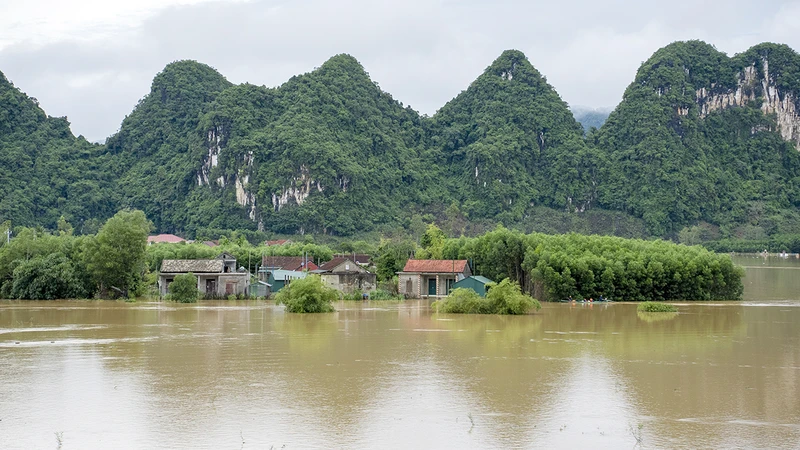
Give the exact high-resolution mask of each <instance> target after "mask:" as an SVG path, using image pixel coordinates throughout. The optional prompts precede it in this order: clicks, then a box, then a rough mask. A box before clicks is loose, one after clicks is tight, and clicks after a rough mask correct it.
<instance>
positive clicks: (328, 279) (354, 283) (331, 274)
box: [314, 257, 378, 294]
mask: <svg viewBox="0 0 800 450" xmlns="http://www.w3.org/2000/svg"><path fill="white" fill-rule="evenodd" d="M314 273H318V274H320V276H321V277H322V281H323V282H324V283H325V284H326V285H328V286H329V287H332V288H334V289H336V290H338V291H341V292H344V293H345V294H352V293H353V292H355V291H361V292H363V293H368V292H372V291H374V290H375V289H376V288H377V281H378V280H377V276H376V275H375V274H374V273H370V272H368V271H367V270H366V269H365V268H364V267H362V266H361V265H360V264H358V263H357V262H356V261H353V260H352V259H350V258H344V257H338V258H333V259H332V260H330V261H328V262H326V263H324V264H322V265H321V266H319V270H315V271H314Z"/></svg>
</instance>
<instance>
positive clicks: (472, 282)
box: [453, 275, 494, 297]
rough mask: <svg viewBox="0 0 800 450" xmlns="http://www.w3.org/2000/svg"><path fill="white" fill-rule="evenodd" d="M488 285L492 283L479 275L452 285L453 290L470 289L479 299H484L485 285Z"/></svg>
mask: <svg viewBox="0 0 800 450" xmlns="http://www.w3.org/2000/svg"><path fill="white" fill-rule="evenodd" d="M490 283H494V281H492V280H490V279H488V278H486V277H482V276H480V275H473V276H471V277H467V278H464V279H463V280H459V281H456V284H454V285H453V289H458V288H462V289H472V290H473V291H475V292H476V293H477V294H478V295H480V296H481V297H486V291H487V288H486V285H488V284H490Z"/></svg>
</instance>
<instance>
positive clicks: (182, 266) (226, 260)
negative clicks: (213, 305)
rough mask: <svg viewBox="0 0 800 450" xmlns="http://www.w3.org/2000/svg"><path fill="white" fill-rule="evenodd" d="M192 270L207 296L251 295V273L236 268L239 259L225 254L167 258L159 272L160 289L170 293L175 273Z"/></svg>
mask: <svg viewBox="0 0 800 450" xmlns="http://www.w3.org/2000/svg"><path fill="white" fill-rule="evenodd" d="M185 273H193V274H194V275H195V276H196V277H197V289H198V290H199V291H200V292H201V293H203V295H205V296H206V297H226V296H228V295H239V294H244V295H247V294H248V287H249V284H250V273H249V272H247V271H246V270H242V271H237V270H236V258H234V257H233V256H232V255H230V254H229V253H223V254H221V255H219V256H218V257H217V258H216V259H165V260H164V261H162V262H161V272H160V273H159V274H158V291H159V293H160V294H161V295H167V294H168V293H169V285H170V283H172V281H173V280H175V276H176V275H180V274H185Z"/></svg>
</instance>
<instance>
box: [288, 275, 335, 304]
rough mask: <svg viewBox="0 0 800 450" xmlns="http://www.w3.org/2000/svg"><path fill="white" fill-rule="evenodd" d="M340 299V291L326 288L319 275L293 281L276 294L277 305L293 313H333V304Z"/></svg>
mask: <svg viewBox="0 0 800 450" xmlns="http://www.w3.org/2000/svg"><path fill="white" fill-rule="evenodd" d="M338 299H339V293H338V291H336V290H335V289H331V288H329V287H327V286H325V283H324V282H323V281H322V277H320V276H319V275H309V276H307V277H305V278H301V279H299V280H293V281H292V282H291V283H289V284H288V285H287V286H286V287H284V288H283V289H281V290H280V291H279V292H278V293H277V294H275V303H276V304H278V305H281V304H283V305H286V311H288V312H292V313H325V312H332V311H333V310H334V309H333V305H332V302H333V301H335V300H338Z"/></svg>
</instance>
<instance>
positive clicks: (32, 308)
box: [0, 263, 800, 449]
mask: <svg viewBox="0 0 800 450" xmlns="http://www.w3.org/2000/svg"><path fill="white" fill-rule="evenodd" d="M796 264H797V263H796ZM780 267H782V268H775V269H764V268H758V269H753V270H751V269H750V268H748V269H747V280H746V283H747V284H746V285H747V289H746V293H745V296H746V298H747V300H746V301H745V302H741V303H719V302H717V303H704V304H680V305H678V309H679V312H678V313H677V314H671V315H666V316H664V317H665V319H661V318H654V317H650V316H644V317H643V316H642V314H640V313H637V311H636V305H632V304H610V305H567V304H545V305H544V308H543V309H542V310H541V311H540V312H539V313H537V314H535V315H531V316H524V317H496V316H458V315H443V314H432V312H431V311H430V308H429V306H428V305H429V304H428V303H427V302H424V301H410V302H405V303H399V304H398V303H366V304H362V303H361V302H345V303H341V304H339V305H338V308H339V310H338V311H337V312H336V313H333V314H324V315H294V314H286V313H284V312H283V308H281V307H276V306H274V305H273V304H272V303H269V302H203V303H200V304H198V305H176V304H159V303H139V304H126V303H117V302H67V301H63V302H62V301H59V302H47V303H45V302H2V303H0V440H1V441H2V445H0V447H2V448H4V449H6V448H11V449H17V448H18V449H29V448H56V446H57V441H56V433H62V434H61V435H60V436H61V439H62V442H63V447H62V448H64V449H67V448H81V449H93V448H97V449H101V448H102V449H105V448H185V449H190V448H191V449H194V448H208V449H217V448H270V447H271V446H273V447H274V448H281V447H282V446H284V445H285V446H286V447H285V448H376V447H377V448H384V447H389V448H399V447H403V448H419V447H422V448H442V447H447V448H506V447H523V448H531V447H538V448H632V447H633V446H634V445H635V444H636V438H637V437H640V438H641V439H642V444H643V447H645V448H676V447H684V448H697V447H699V448H726V447H745V448H796V447H797V443H798V442H800V426H798V424H800V402H798V401H797V398H799V397H800V392H798V387H799V386H798V382H799V381H800V352H798V351H797V348H800V307H798V306H800V301H797V300H794V298H795V297H793V296H792V295H793V294H788V292H789V291H791V287H790V286H791V283H794V279H795V278H797V277H794V274H795V273H796V272H794V271H793V270H794V269H790V268H789V267H793V266H791V265H782V266H780ZM797 267H799V268H800V265H798V266H797ZM781 274H786V275H781ZM770 280H777V281H778V282H779V283H783V286H784V288H780V289H777V288H775V287H774V286H763V283H770V282H774V281H770ZM782 289H785V290H782ZM760 295H764V297H759V296H760ZM759 304H765V305H770V306H769V307H761V306H757V305H759ZM776 305H777V306H776Z"/></svg>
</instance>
